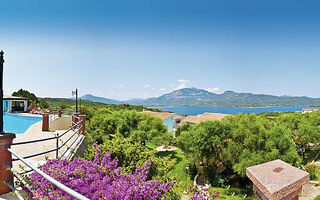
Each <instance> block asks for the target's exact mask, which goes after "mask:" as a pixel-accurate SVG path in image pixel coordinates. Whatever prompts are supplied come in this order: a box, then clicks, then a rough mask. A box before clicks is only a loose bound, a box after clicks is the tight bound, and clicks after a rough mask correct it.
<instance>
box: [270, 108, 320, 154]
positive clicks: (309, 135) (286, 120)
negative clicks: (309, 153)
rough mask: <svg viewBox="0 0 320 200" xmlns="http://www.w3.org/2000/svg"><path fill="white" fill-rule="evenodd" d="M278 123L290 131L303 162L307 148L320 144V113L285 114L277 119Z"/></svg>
mask: <svg viewBox="0 0 320 200" xmlns="http://www.w3.org/2000/svg"><path fill="white" fill-rule="evenodd" d="M276 123H277V124H278V125H281V126H283V127H286V128H287V129H289V131H290V135H291V137H292V139H293V140H294V142H295V145H296V146H297V148H298V150H299V152H300V154H301V156H302V159H303V160H304V159H305V152H306V149H307V147H308V146H309V145H310V144H317V143H319V142H320V113H310V114H301V113H290V114H284V115H281V116H280V117H278V118H277V119H276Z"/></svg>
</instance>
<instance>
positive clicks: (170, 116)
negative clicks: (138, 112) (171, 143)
mask: <svg viewBox="0 0 320 200" xmlns="http://www.w3.org/2000/svg"><path fill="white" fill-rule="evenodd" d="M143 113H145V114H147V115H150V116H153V117H159V118H160V119H162V121H163V123H164V124H165V125H166V126H167V127H168V131H169V132H172V131H174V128H176V120H175V114H174V113H169V112H153V111H147V110H144V111H143Z"/></svg>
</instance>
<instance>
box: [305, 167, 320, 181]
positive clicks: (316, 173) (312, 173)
mask: <svg viewBox="0 0 320 200" xmlns="http://www.w3.org/2000/svg"><path fill="white" fill-rule="evenodd" d="M305 170H306V171H307V172H308V173H309V175H310V179H311V180H316V179H317V178H318V177H319V176H320V174H319V171H318V168H317V166H316V165H315V164H308V165H307V166H305Z"/></svg>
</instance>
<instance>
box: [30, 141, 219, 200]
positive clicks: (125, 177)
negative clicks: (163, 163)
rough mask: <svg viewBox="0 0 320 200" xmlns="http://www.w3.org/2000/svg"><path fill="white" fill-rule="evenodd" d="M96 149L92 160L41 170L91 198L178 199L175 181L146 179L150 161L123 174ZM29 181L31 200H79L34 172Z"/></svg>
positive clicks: (198, 199)
mask: <svg viewBox="0 0 320 200" xmlns="http://www.w3.org/2000/svg"><path fill="white" fill-rule="evenodd" d="M96 150H97V154H96V155H95V158H94V160H93V161H88V160H82V159H77V158H75V159H73V160H72V161H71V162H69V161H67V160H48V161H47V163H46V164H45V165H43V166H42V167H41V170H42V171H44V172H45V173H46V174H48V175H49V176H51V177H53V178H54V179H56V180H58V181H59V182H61V183H62V184H64V185H65V186H67V187H69V188H71V189H73V190H74V191H76V192H78V193H80V194H82V195H84V196H86V197H87V198H89V199H94V200H99V199H107V200H113V199H115V200H120V199H121V200H147V199H148V200H156V199H178V198H179V196H178V195H177V194H175V193H173V192H172V188H173V186H174V184H175V181H170V182H161V181H158V180H147V177H148V173H149V170H150V165H151V162H150V161H147V162H146V163H145V165H144V166H143V167H137V168H136V170H135V172H133V173H131V172H124V170H123V169H122V168H121V167H119V166H118V159H117V158H115V159H112V158H111V154H110V153H109V152H107V153H105V154H104V156H101V149H100V148H99V147H98V146H97V147H96ZM101 158H102V159H101ZM26 180H27V183H28V184H29V187H28V188H24V190H25V191H26V192H27V194H28V196H29V198H30V199H52V200H60V199H65V200H69V199H76V198H73V197H72V196H70V195H69V194H67V193H65V192H64V191H62V190H61V189H59V188H57V187H56V186H55V185H53V184H51V183H50V182H49V181H47V180H46V179H44V178H43V177H42V176H41V175H39V174H38V173H35V172H34V173H32V174H31V175H30V176H27V177H26ZM193 192H194V194H193V197H192V199H193V200H204V199H208V200H209V199H214V198H215V197H216V196H212V195H211V196H210V195H209V196H208V195H207V193H203V192H201V191H199V190H194V191H193ZM208 197H209V198H208ZM211 197H213V198H211Z"/></svg>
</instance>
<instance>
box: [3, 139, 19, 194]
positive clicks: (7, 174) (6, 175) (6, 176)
mask: <svg viewBox="0 0 320 200" xmlns="http://www.w3.org/2000/svg"><path fill="white" fill-rule="evenodd" d="M15 137H16V135H14V134H5V135H0V195H1V194H5V193H8V192H11V189H10V188H9V187H8V186H7V185H6V184H5V183H4V181H5V180H7V181H9V182H10V183H11V184H13V173H12V172H11V171H10V170H8V169H7V167H6V166H5V165H4V163H7V164H8V165H9V166H12V156H11V153H10V152H9V151H7V150H6V149H5V146H7V147H8V148H10V146H11V144H12V140H13V139H14V138H15Z"/></svg>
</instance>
